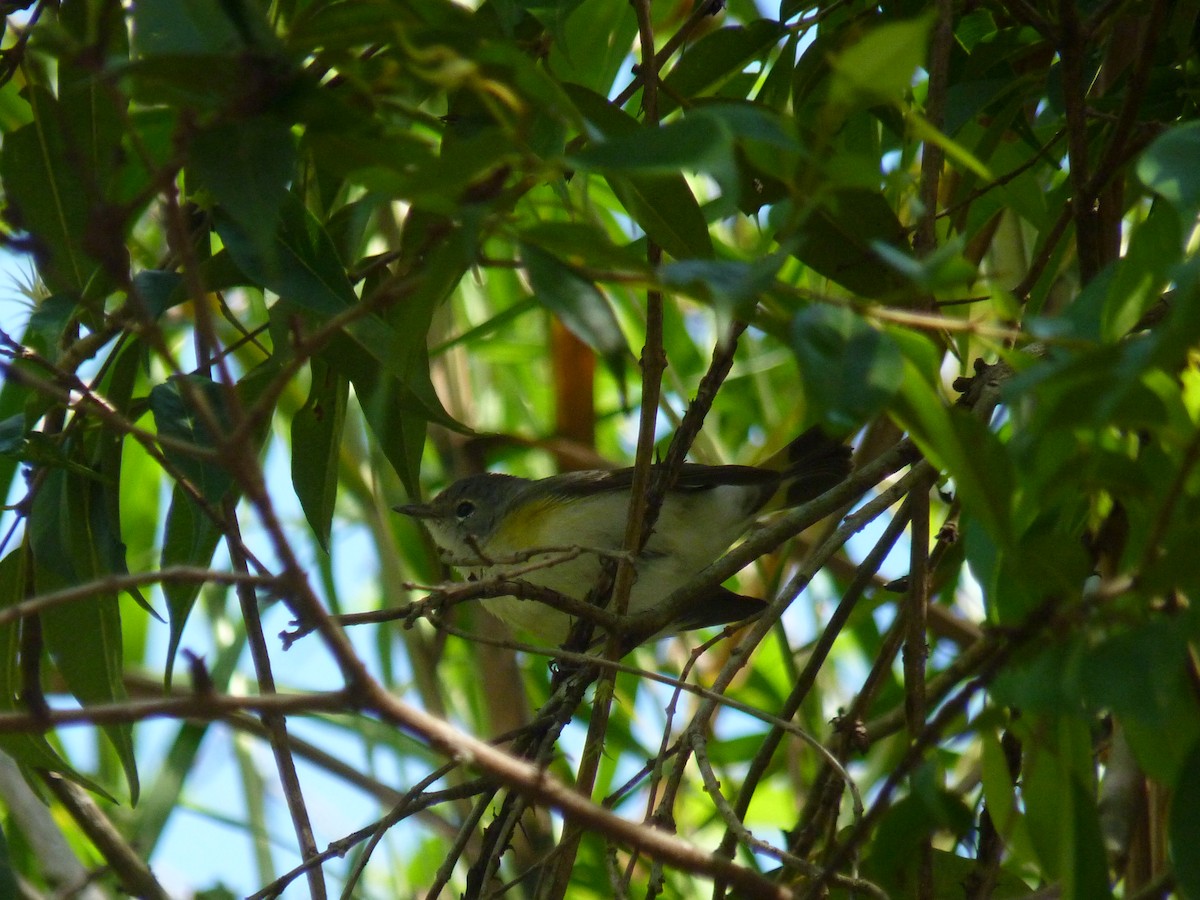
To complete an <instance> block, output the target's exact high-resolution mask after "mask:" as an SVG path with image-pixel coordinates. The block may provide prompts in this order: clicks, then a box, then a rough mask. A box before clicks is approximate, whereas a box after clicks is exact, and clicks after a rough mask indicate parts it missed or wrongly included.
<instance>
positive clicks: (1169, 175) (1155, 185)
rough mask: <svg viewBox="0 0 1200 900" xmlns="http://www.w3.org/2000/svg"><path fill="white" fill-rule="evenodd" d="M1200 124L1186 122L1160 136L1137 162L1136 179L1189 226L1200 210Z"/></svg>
mask: <svg viewBox="0 0 1200 900" xmlns="http://www.w3.org/2000/svg"><path fill="white" fill-rule="evenodd" d="M1197 158H1200V122H1186V123H1184V124H1182V125H1177V126H1176V127H1174V128H1171V129H1168V130H1167V131H1165V132H1163V133H1162V134H1160V135H1159V136H1158V137H1157V138H1155V139H1154V142H1153V143H1152V144H1151V145H1150V146H1149V147H1147V148H1146V150H1145V152H1143V153H1142V155H1141V158H1140V159H1138V162H1137V167H1136V171H1137V176H1138V178H1140V179H1141V180H1142V183H1143V184H1145V185H1146V187H1148V188H1150V190H1152V191H1154V192H1155V193H1156V194H1158V195H1159V196H1161V197H1162V198H1163V199H1164V200H1166V201H1167V202H1168V203H1170V204H1171V205H1172V206H1174V207H1175V208H1176V210H1178V212H1179V214H1180V216H1181V218H1182V219H1183V221H1184V222H1187V223H1190V222H1192V220H1194V219H1195V217H1196V211H1197V210H1200V172H1197V170H1196V160H1197Z"/></svg>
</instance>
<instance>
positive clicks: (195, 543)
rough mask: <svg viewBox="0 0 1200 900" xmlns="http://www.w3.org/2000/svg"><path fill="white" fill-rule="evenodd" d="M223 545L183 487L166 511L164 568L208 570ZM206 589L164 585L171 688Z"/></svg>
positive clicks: (190, 584)
mask: <svg viewBox="0 0 1200 900" xmlns="http://www.w3.org/2000/svg"><path fill="white" fill-rule="evenodd" d="M220 541H221V529H220V528H218V527H217V524H216V523H215V522H214V521H213V520H212V519H210V518H209V517H208V516H207V515H206V514H205V512H204V511H203V510H202V509H201V507H200V506H199V504H197V503H196V501H195V500H193V499H192V498H191V497H190V496H188V494H187V493H186V492H185V491H184V490H183V489H182V488H180V487H178V486H176V488H175V489H174V490H173V491H172V493H171V505H170V507H169V508H168V509H167V520H166V530H165V532H164V534H163V547H162V566H163V568H164V569H165V568H168V567H170V566H207V565H209V564H210V563H211V562H212V558H213V554H214V553H215V552H216V550H217V544H218V543H220ZM201 587H203V585H202V584H201V583H200V582H198V581H187V582H179V581H166V582H163V585H162V592H163V597H164V598H165V599H166V601H167V621H168V622H169V623H170V628H169V633H168V636H167V659H166V665H165V676H164V683H165V685H166V686H167V687H170V686H171V676H172V672H173V671H174V666H175V655H176V653H178V651H179V641H180V639H181V638H182V636H183V627H184V625H186V624H187V620H188V616H189V615H191V612H192V607H193V606H194V605H195V603H196V598H197V597H198V596H200V588H201Z"/></svg>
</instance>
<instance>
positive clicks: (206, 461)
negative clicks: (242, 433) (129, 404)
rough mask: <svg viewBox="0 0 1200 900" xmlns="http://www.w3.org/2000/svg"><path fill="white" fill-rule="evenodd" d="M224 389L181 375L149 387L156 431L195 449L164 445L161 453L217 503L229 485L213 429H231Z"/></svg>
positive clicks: (208, 382) (200, 490)
mask: <svg viewBox="0 0 1200 900" xmlns="http://www.w3.org/2000/svg"><path fill="white" fill-rule="evenodd" d="M225 390H226V388H224V387H222V386H221V385H218V384H216V383H215V382H213V381H210V380H208V379H207V378H202V377H200V376H198V375H181V376H175V377H173V378H171V379H170V380H168V381H166V382H165V383H163V384H158V385H155V386H154V388H153V389H151V391H150V411H151V412H152V413H153V414H154V424H155V426H156V427H157V428H158V432H159V434H162V435H166V436H169V437H172V438H175V439H176V440H179V441H185V442H186V443H188V444H191V445H192V446H193V447H195V448H196V451H197V452H196V453H195V454H193V453H189V452H187V451H185V450H182V449H176V448H175V447H173V446H169V445H168V446H165V447H164V448H163V454H164V455H165V456H166V458H167V459H168V460H170V462H171V463H172V465H173V466H174V467H175V469H176V470H177V471H178V472H179V473H180V474H182V475H183V477H185V478H186V479H187V480H188V482H190V483H191V484H192V486H193V487H195V488H196V490H197V491H199V493H200V495H201V496H203V497H204V498H205V499H206V500H207V501H208V502H209V503H212V504H219V503H220V502H221V501H222V500H223V499H224V498H225V495H226V493H227V492H228V491H229V490H230V488H231V487H232V486H233V477H232V476H231V475H230V474H229V470H228V469H227V468H226V467H225V466H223V465H220V464H219V463H218V461H217V456H216V454H217V453H218V451H219V450H220V449H221V444H220V441H219V439H218V437H217V434H215V433H214V432H213V428H214V427H215V428H217V429H219V431H220V433H227V432H229V431H230V430H232V422H231V421H230V418H229V413H228V406H227V403H226V399H225V396H224V391H225ZM206 454H207V455H206Z"/></svg>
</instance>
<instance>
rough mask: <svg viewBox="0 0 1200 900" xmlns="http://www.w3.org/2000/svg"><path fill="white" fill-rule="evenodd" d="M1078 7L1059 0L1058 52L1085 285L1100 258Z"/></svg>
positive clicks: (1072, 0) (1071, 1) (1073, 208)
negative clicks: (1089, 156) (1089, 151)
mask: <svg viewBox="0 0 1200 900" xmlns="http://www.w3.org/2000/svg"><path fill="white" fill-rule="evenodd" d="M1077 3H1078V0H1059V3H1058V10H1059V28H1058V39H1059V40H1058V52H1059V59H1060V60H1061V61H1062V86H1063V107H1064V112H1065V113H1066V118H1067V155H1068V157H1069V159H1070V163H1071V171H1070V177H1071V185H1072V187H1073V188H1074V192H1075V195H1074V197H1073V198H1072V200H1071V212H1072V216H1073V218H1074V220H1075V247H1076V250H1077V252H1078V255H1079V277H1080V281H1081V282H1082V283H1083V284H1085V285H1086V284H1088V283H1089V282H1090V281H1091V280H1092V279H1093V278H1094V277H1095V276H1096V274H1097V273H1098V272H1099V271H1100V267H1101V264H1102V259H1103V256H1102V247H1101V240H1102V235H1101V233H1100V218H1099V215H1098V210H1097V209H1096V192H1095V190H1094V189H1093V187H1092V170H1091V164H1090V162H1089V159H1088V133H1087V128H1088V111H1087V89H1088V85H1087V81H1086V74H1085V72H1084V61H1085V60H1086V59H1087V53H1088V47H1087V38H1086V35H1085V34H1084V31H1083V27H1082V23H1081V22H1080V20H1079V9H1078V7H1077Z"/></svg>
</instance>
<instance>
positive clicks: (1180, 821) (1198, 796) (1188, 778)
mask: <svg viewBox="0 0 1200 900" xmlns="http://www.w3.org/2000/svg"><path fill="white" fill-rule="evenodd" d="M1198 834H1200V743H1194V744H1192V747H1191V750H1190V751H1189V752H1188V754H1187V759H1186V761H1185V763H1184V765H1183V768H1182V769H1181V770H1180V772H1179V778H1178V779H1177V780H1176V781H1175V790H1174V793H1173V795H1172V798H1171V820H1170V825H1169V839H1170V845H1171V862H1172V863H1173V864H1174V866H1175V877H1176V879H1177V880H1178V882H1179V887H1180V889H1181V891H1182V892H1183V895H1184V896H1185V897H1188V898H1195V897H1200V853H1197V852H1196V835H1198Z"/></svg>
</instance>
